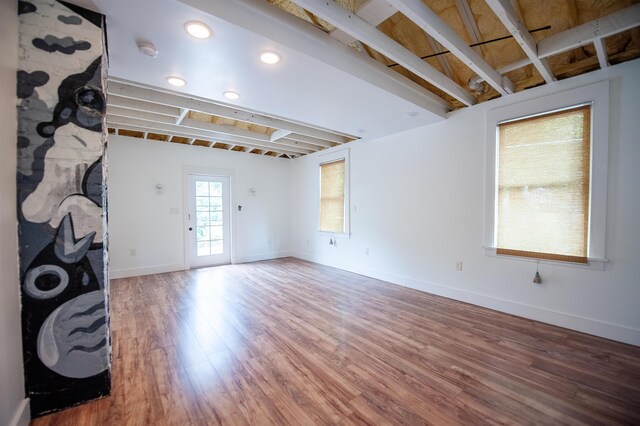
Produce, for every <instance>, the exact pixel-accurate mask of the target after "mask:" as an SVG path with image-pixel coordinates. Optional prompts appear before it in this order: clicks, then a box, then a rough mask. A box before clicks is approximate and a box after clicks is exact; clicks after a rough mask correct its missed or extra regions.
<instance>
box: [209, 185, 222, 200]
mask: <svg viewBox="0 0 640 426" xmlns="http://www.w3.org/2000/svg"><path fill="white" fill-rule="evenodd" d="M208 195H211V196H212V197H222V182H209V194H208Z"/></svg>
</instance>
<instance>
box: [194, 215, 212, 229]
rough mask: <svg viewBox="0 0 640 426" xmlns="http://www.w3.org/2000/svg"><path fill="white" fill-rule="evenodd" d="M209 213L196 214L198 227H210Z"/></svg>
mask: <svg viewBox="0 0 640 426" xmlns="http://www.w3.org/2000/svg"><path fill="white" fill-rule="evenodd" d="M209 223H210V220H209V212H196V226H208V225H209Z"/></svg>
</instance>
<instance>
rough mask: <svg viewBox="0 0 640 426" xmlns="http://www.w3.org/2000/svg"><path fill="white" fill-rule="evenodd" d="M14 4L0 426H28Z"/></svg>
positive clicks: (1, 264)
mask: <svg viewBox="0 0 640 426" xmlns="http://www.w3.org/2000/svg"><path fill="white" fill-rule="evenodd" d="M17 5H18V2H16V1H14V0H2V1H1V2H0V52H2V61H0V424H2V425H11V424H26V423H27V422H28V419H29V417H28V416H29V410H28V408H27V405H26V404H27V401H26V400H25V399H24V381H23V370H22V337H21V333H20V301H19V298H18V289H19V279H18V249H17V247H18V239H17V220H18V219H17V216H16V146H17V145H16V131H17V116H16V72H17V70H18V11H17Z"/></svg>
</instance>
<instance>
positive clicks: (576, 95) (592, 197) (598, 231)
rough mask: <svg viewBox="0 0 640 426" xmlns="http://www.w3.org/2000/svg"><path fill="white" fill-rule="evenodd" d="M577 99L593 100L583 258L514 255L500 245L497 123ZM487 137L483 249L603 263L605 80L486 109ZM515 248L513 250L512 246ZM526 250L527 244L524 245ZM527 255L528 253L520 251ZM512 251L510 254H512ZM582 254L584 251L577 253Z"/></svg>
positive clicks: (575, 102) (583, 102) (597, 265)
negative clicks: (500, 247)
mask: <svg viewBox="0 0 640 426" xmlns="http://www.w3.org/2000/svg"><path fill="white" fill-rule="evenodd" d="M579 105H590V106H591V111H590V114H591V125H590V142H591V149H590V156H589V160H588V161H589V176H590V181H589V189H588V203H589V204H588V221H587V227H588V232H587V233H586V234H587V238H588V239H587V249H586V261H587V264H581V263H575V262H576V260H581V261H584V259H572V258H565V259H561V258H560V257H554V256H541V255H539V254H538V253H533V255H532V256H531V258H529V259H527V257H517V255H518V254H519V253H515V252H507V251H504V250H500V249H499V244H498V226H499V213H500V212H499V204H498V203H499V195H500V194H499V189H500V188H499V183H500V176H499V174H498V173H499V150H500V146H499V125H500V123H508V122H510V121H515V120H518V119H521V118H523V117H536V116H540V115H544V114H545V113H548V112H550V111H552V112H553V111H560V110H566V109H570V108H571V107H575V106H579ZM485 140H486V143H485V147H486V150H485V154H486V157H485V166H486V168H485V179H486V180H485V240H484V247H485V254H487V255H489V256H495V255H498V253H499V252H502V253H500V254H499V255H500V256H501V257H509V258H512V259H521V260H524V261H536V260H538V259H541V261H543V262H558V263H559V264H563V265H573V266H576V267H587V268H589V269H603V268H604V263H605V262H606V261H607V260H606V257H605V232H606V211H607V165H608V143H609V82H608V81H603V82H599V83H595V84H590V85H588V86H583V87H578V88H574V89H569V90H566V91H564V92H556V93H552V94H549V95H547V96H544V97H540V98H536V99H531V100H528V101H524V102H520V103H516V104H511V105H507V106H504V107H500V108H496V109H494V110H490V111H488V112H487V116H486V139H485ZM516 251H517V250H516ZM522 251H526V250H522ZM523 254H524V255H527V253H523ZM511 256H514V257H511ZM577 257H582V256H577Z"/></svg>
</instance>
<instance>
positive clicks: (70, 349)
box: [17, 0, 110, 416]
mask: <svg viewBox="0 0 640 426" xmlns="http://www.w3.org/2000/svg"><path fill="white" fill-rule="evenodd" d="M18 3H19V15H20V39H19V43H20V46H19V70H18V87H17V96H18V170H17V183H18V230H19V244H20V248H19V249H20V277H21V283H20V284H21V298H22V334H23V350H24V362H25V378H26V391H27V396H28V397H29V398H30V399H31V410H32V415H34V416H38V415H41V414H44V413H47V412H51V411H56V410H60V409H63V408H66V407H69V406H72V405H76V404H79V403H82V402H85V401H88V400H91V399H95V398H98V397H101V396H104V395H107V394H108V393H109V391H110V370H109V368H110V344H109V331H108V323H109V322H108V309H107V307H108V304H107V287H108V279H107V277H106V269H107V268H106V258H107V257H106V241H105V237H104V236H105V235H106V232H104V231H105V224H106V221H105V214H104V213H103V212H105V207H106V206H105V200H106V196H105V195H106V194H105V193H104V188H105V185H104V184H103V182H104V179H103V154H104V151H105V141H106V137H105V134H104V132H103V128H104V116H105V110H106V101H105V95H104V90H103V88H104V79H103V67H102V63H103V55H102V46H103V42H102V27H101V25H102V17H101V16H100V15H97V14H94V13H92V12H88V11H85V10H82V9H79V8H77V7H75V6H70V5H65V4H63V3H60V2H57V1H54V0H28V1H19V2H18Z"/></svg>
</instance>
